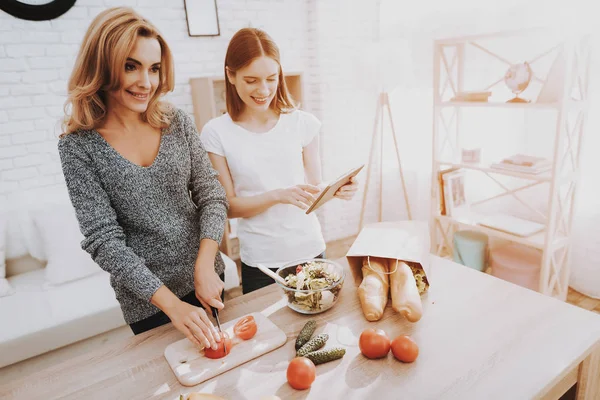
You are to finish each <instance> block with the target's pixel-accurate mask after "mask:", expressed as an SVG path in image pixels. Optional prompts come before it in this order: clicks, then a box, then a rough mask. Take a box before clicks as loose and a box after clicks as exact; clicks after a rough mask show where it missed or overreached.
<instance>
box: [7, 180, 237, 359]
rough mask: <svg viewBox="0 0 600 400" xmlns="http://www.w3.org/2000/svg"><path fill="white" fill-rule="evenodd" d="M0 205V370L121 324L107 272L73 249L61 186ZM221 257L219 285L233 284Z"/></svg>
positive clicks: (75, 230)
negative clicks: (222, 281) (222, 271)
mask: <svg viewBox="0 0 600 400" xmlns="http://www.w3.org/2000/svg"><path fill="white" fill-rule="evenodd" d="M0 210H2V211H4V212H2V213H0V232H2V233H3V234H0V250H2V247H3V245H4V247H5V249H4V250H5V251H4V252H3V251H0V321H2V322H1V326H2V328H1V329H0V368H1V367H4V366H7V365H10V364H13V363H16V362H18V361H21V360H25V359H27V358H30V357H33V356H36V355H39V354H43V353H45V352H48V351H50V350H54V349H57V348H60V347H63V346H66V345H68V344H71V343H75V342H77V341H80V340H83V339H86V338H89V337H92V336H95V335H98V334H101V333H104V332H107V331H110V330H112V329H115V328H118V327H120V326H124V325H125V321H124V320H123V316H122V314H121V310H120V308H119V304H118V302H117V300H116V299H115V294H114V291H113V290H112V288H111V286H110V284H109V275H108V273H106V272H105V271H102V270H101V269H100V268H99V267H98V266H97V265H95V264H94V263H93V262H92V261H91V258H90V257H89V255H87V253H85V252H84V251H83V250H81V248H80V247H79V242H80V240H81V238H82V236H81V233H80V232H79V227H78V226H77V222H76V219H75V216H74V211H73V209H72V207H71V205H70V202H69V200H68V196H67V194H66V189H64V188H63V187H60V188H53V189H46V190H43V191H39V192H30V193H27V194H19V195H14V196H11V197H10V198H9V200H8V204H4V205H2V208H0ZM2 222H4V223H2ZM3 236H5V240H2V239H3ZM3 253H5V255H6V258H7V262H6V269H5V270H6V271H4V268H1V265H2V259H1V258H2V255H3ZM223 258H224V260H225V264H226V270H225V276H226V278H225V289H226V290H227V289H230V288H233V287H236V286H239V284H240V281H239V276H238V272H237V266H236V264H235V262H234V261H233V260H231V259H230V258H228V257H226V256H225V255H223ZM4 275H6V276H4ZM3 278H5V279H3ZM2 292H3V293H2Z"/></svg>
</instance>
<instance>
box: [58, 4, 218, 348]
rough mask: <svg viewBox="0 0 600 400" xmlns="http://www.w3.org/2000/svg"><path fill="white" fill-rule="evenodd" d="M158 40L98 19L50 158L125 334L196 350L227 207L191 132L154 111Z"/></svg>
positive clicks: (129, 24)
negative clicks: (163, 333) (167, 332)
mask: <svg viewBox="0 0 600 400" xmlns="http://www.w3.org/2000/svg"><path fill="white" fill-rule="evenodd" d="M173 84H174V77H173V65H172V57H171V53H170V50H169V47H168V46H167V44H166V42H165V41H164V39H163V37H162V36H161V35H160V34H159V33H158V31H157V30H156V28H155V27H154V26H153V25H151V24H150V23H149V22H148V21H147V20H145V19H143V18H142V17H141V16H139V15H138V14H136V13H135V12H134V11H133V10H131V9H128V8H113V9H109V10H106V11H104V12H102V13H100V14H99V15H98V16H97V17H96V18H95V19H94V21H93V22H92V24H91V25H90V27H89V28H88V31H87V33H86V35H85V37H84V39H83V43H82V45H81V48H80V51H79V55H78V57H77V60H76V62H75V67H74V70H73V73H72V75H71V78H70V80H69V87H68V91H69V97H68V101H67V103H68V105H69V108H70V109H71V113H70V115H68V116H67V117H66V119H65V131H64V134H63V135H61V139H60V141H59V143H58V149H59V153H60V158H61V162H62V167H63V172H64V175H65V180H66V184H67V188H68V191H69V195H70V197H71V201H72V203H73V206H74V208H75V211H76V214H77V218H78V220H79V225H80V228H81V231H82V233H83V235H84V237H85V239H84V240H83V242H82V248H83V249H84V250H86V251H87V252H88V253H90V255H91V256H92V258H93V259H94V261H95V262H96V263H98V265H100V267H101V268H102V269H104V270H105V271H107V272H109V273H110V282H111V285H112V287H113V289H114V291H115V294H116V297H117V300H118V301H119V303H120V305H121V309H122V311H123V316H124V317H125V321H126V322H127V323H128V324H129V325H130V326H131V329H132V330H133V332H134V333H135V334H138V333H141V332H144V331H146V330H149V329H151V328H154V327H156V326H159V325H163V324H166V323H168V322H169V321H172V322H173V325H174V326H175V327H176V328H177V329H178V330H179V331H181V332H182V333H183V334H184V335H186V336H187V337H188V338H189V339H190V340H191V341H192V342H193V343H195V344H197V345H200V344H202V345H204V346H207V347H208V346H211V347H213V348H216V342H217V341H218V340H219V335H218V333H217V331H216V330H215V328H214V326H213V324H212V322H211V320H210V319H209V318H208V316H207V313H206V312H205V310H204V308H203V307H205V308H206V307H208V306H214V307H216V308H218V309H222V308H223V304H222V303H221V292H222V290H223V287H224V285H223V271H224V264H223V260H222V259H221V257H220V253H218V243H219V242H220V241H221V237H222V235H223V230H224V224H225V221H226V218H227V208H228V202H227V197H226V195H225V191H224V189H223V187H222V186H221V184H220V183H219V181H218V180H217V176H216V172H215V171H214V169H213V168H212V167H211V164H210V160H209V159H208V156H207V154H206V152H205V150H204V149H203V147H202V145H201V143H200V138H199V135H198V133H197V131H196V130H195V128H194V124H193V123H192V122H191V120H190V119H189V117H188V116H187V115H186V114H185V113H184V112H182V111H180V110H176V109H173V108H172V107H171V106H169V105H167V104H165V103H164V102H162V101H160V98H161V96H162V95H163V94H165V93H167V92H168V91H171V90H172V89H173Z"/></svg>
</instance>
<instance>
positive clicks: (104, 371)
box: [0, 256, 600, 400]
mask: <svg viewBox="0 0 600 400" xmlns="http://www.w3.org/2000/svg"><path fill="white" fill-rule="evenodd" d="M339 261H340V262H341V263H344V265H345V266H346V267H347V263H346V261H345V259H343V260H339ZM429 277H430V279H431V282H432V285H431V288H430V291H429V293H428V294H426V295H425V296H424V297H423V305H424V315H423V318H422V319H421V320H420V321H419V322H417V323H415V324H411V323H409V322H407V321H405V320H404V319H403V318H402V317H401V316H399V315H398V314H397V313H395V312H394V311H393V310H392V309H391V306H390V305H388V308H387V310H386V312H385V314H384V317H383V319H382V320H381V321H378V322H373V323H370V322H367V321H366V320H365V319H364V317H363V314H362V311H361V308H360V303H359V301H358V296H357V295H356V288H355V285H354V280H353V278H352V275H351V274H350V272H349V271H348V274H347V276H346V280H345V282H344V287H343V290H342V294H341V297H340V300H339V302H338V303H337V304H336V305H335V306H334V307H333V308H332V309H331V310H329V311H327V312H325V313H322V314H318V315H316V316H312V317H311V316H305V315H301V314H298V313H296V312H294V311H292V310H290V309H289V308H288V307H287V306H286V300H285V298H284V297H283V293H282V291H281V289H280V288H279V287H277V286H276V285H271V286H269V287H266V288H263V289H261V290H259V291H256V292H253V293H251V294H248V295H244V296H241V297H238V298H235V299H233V300H232V301H230V302H228V303H227V304H226V308H225V310H223V311H222V312H221V314H220V316H221V322H222V323H223V322H225V321H228V320H231V319H234V318H236V317H238V316H242V315H245V314H248V313H250V312H262V313H263V314H264V315H266V316H268V317H269V318H270V319H271V320H272V321H273V322H274V323H275V324H276V325H277V326H279V327H280V328H281V329H282V330H283V331H284V332H285V333H286V335H287V336H288V341H287V343H286V344H285V345H284V346H283V347H280V348H279V349H277V350H275V351H273V352H271V353H268V354H266V355H264V356H262V357H259V358H257V359H255V360H252V361H250V362H248V363H246V364H243V365H241V366H240V367H238V368H235V369H233V370H231V371H228V372H226V373H224V374H222V375H219V376H217V377H215V378H213V379H211V380H208V381H206V382H204V383H203V384H200V385H198V386H196V387H192V388H188V387H184V386H181V385H180V384H179V382H178V381H177V380H176V378H175V376H174V375H173V373H172V371H171V369H170V368H169V366H168V364H167V362H166V360H165V358H164V356H163V352H164V349H165V347H166V346H167V345H169V344H170V343H173V342H175V341H177V340H180V339H181V338H183V335H181V334H180V333H179V332H178V331H176V330H175V329H174V328H173V327H172V325H171V324H168V325H165V326H162V327H160V328H157V329H154V330H152V331H150V332H146V333H144V334H141V335H138V336H135V337H133V338H131V339H128V340H125V341H123V342H121V343H118V344H115V345H112V346H106V347H103V348H101V349H99V350H97V351H95V352H91V353H89V354H85V355H82V356H80V357H78V358H75V359H72V360H69V361H67V362H64V363H62V364H59V365H56V366H53V367H51V368H49V369H46V370H44V371H40V372H39V373H37V374H35V375H32V376H28V377H25V378H24V379H22V380H20V381H18V382H13V383H11V384H10V385H7V386H5V387H2V388H0V398H1V399H19V400H21V399H42V398H43V399H55V398H61V399H86V400H89V399H127V400H134V399H145V400H146V399H178V398H179V395H180V394H186V393H190V392H195V391H202V392H208V393H214V394H217V395H220V396H223V397H225V398H228V399H260V398H261V397H263V396H267V395H273V394H275V395H277V396H279V397H281V398H282V399H290V398H302V399H304V398H307V399H316V398H328V399H341V398H344V399H346V398H348V399H354V398H356V399H366V398H371V399H374V398H377V399H385V398H390V399H398V398H400V397H402V398H407V399H461V400H465V399H534V398H558V397H560V395H562V394H563V393H564V392H565V391H566V390H567V389H568V388H569V387H570V386H572V385H573V384H574V383H575V381H577V380H579V382H580V383H579V394H578V396H579V398H582V399H583V398H585V399H598V398H600V382H599V380H600V316H598V315H596V314H595V313H592V312H589V311H586V310H583V309H581V308H578V307H575V306H572V305H570V304H567V303H564V302H561V301H558V300H556V299H553V298H550V297H546V296H543V295H541V294H538V293H536V292H533V291H530V290H527V289H523V288H520V287H518V286H515V285H512V284H509V283H507V282H504V281H501V280H499V279H496V278H494V277H491V276H489V275H486V274H484V273H481V272H478V271H475V270H472V269H469V268H466V267H463V266H461V265H458V264H455V263H453V262H451V261H448V260H444V259H440V258H437V257H434V256H432V262H431V270H430V273H429ZM311 318H314V319H316V320H317V324H318V328H317V332H327V333H329V335H330V339H329V341H328V342H327V347H330V346H334V345H341V346H344V347H345V348H346V355H345V356H344V358H343V359H341V360H337V361H334V362H331V363H327V364H323V365H319V366H317V379H316V380H315V382H314V383H313V385H312V388H311V389H309V390H305V391H296V390H294V389H292V388H291V387H290V386H289V385H288V384H287V382H286V368H287V365H288V362H289V360H291V359H292V358H293V357H294V355H295V351H294V341H295V338H296V335H297V334H298V332H299V331H300V329H301V328H302V327H303V325H304V323H305V322H306V321H307V320H309V319H311ZM367 327H378V328H382V329H384V330H385V331H386V332H387V333H388V335H389V336H390V338H394V337H396V336H397V335H400V334H409V335H411V336H412V337H413V338H414V339H415V341H416V342H417V343H418V344H419V347H420V354H419V358H418V359H417V361H416V362H414V363H413V364H402V363H400V362H398V361H396V360H395V359H394V358H393V356H392V355H391V353H390V354H389V356H388V357H387V358H386V359H381V360H369V359H366V358H365V357H363V356H362V355H361V354H360V351H359V349H358V337H359V335H360V333H361V332H362V331H363V330H364V329H365V328H367ZM400 393H401V396H400Z"/></svg>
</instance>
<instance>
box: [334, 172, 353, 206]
mask: <svg viewBox="0 0 600 400" xmlns="http://www.w3.org/2000/svg"><path fill="white" fill-rule="evenodd" d="M357 191H358V181H357V180H356V178H355V177H354V176H353V177H352V178H350V183H347V184H345V185H344V186H342V187H341V188H339V189H338V191H337V192H335V194H334V195H333V196H334V197H337V198H338V199H342V200H352V198H353V197H354V195H355V194H356V192H357Z"/></svg>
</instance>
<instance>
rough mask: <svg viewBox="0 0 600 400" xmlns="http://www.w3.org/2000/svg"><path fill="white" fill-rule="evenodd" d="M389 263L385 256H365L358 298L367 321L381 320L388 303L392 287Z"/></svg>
mask: <svg viewBox="0 0 600 400" xmlns="http://www.w3.org/2000/svg"><path fill="white" fill-rule="evenodd" d="M369 263H370V265H371V266H370V267H369ZM387 264H388V262H387V260H386V259H385V258H377V257H364V258H363V266H362V276H363V280H362V283H361V284H360V286H359V287H358V298H359V299H360V304H361V307H362V310H363V314H364V315H365V318H366V319H367V321H379V320H380V319H381V317H382V316H383V311H384V310H385V306H386V305H387V302H388V290H389V287H390V285H389V277H388V265H387Z"/></svg>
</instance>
